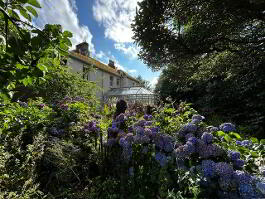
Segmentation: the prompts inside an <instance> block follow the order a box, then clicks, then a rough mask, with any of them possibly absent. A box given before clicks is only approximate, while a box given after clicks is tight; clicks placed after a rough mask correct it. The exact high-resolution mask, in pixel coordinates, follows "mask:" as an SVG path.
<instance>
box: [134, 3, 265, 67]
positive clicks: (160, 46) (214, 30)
mask: <svg viewBox="0 0 265 199" xmlns="http://www.w3.org/2000/svg"><path fill="white" fill-rule="evenodd" d="M138 4H139V10H138V11H137V13H136V17H135V19H134V22H133V24H132V29H133V32H134V37H133V38H134V39H135V42H136V43H137V44H138V45H139V46H140V47H141V50H140V52H139V56H140V58H141V59H142V60H144V62H145V63H146V64H147V65H149V66H150V67H151V68H152V69H154V70H158V69H160V68H162V67H163V66H165V65H167V64H169V63H176V62H178V61H179V60H191V59H198V58H199V57H201V56H202V55H205V54H206V53H207V54H211V53H218V52H224V51H230V52H234V53H238V54H240V55H241V56H244V55H247V54H249V53H251V54H253V56H254V55H255V56H260V55H264V47H265V12H264V11H265V2H264V1H262V0H256V1H252V0H241V1H230V0H223V1H219V0H212V1H208V0H161V1H152V0H143V1H142V2H140V3H138Z"/></svg>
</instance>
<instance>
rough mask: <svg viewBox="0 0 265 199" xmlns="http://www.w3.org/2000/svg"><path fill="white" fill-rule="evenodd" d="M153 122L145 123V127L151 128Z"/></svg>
mask: <svg viewBox="0 0 265 199" xmlns="http://www.w3.org/2000/svg"><path fill="white" fill-rule="evenodd" d="M152 124H153V122H152V121H146V122H145V126H152Z"/></svg>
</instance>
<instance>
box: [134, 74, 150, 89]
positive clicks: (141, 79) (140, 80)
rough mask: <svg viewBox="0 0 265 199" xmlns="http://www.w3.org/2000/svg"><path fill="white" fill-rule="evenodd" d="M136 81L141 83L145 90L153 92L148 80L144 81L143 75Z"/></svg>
mask: <svg viewBox="0 0 265 199" xmlns="http://www.w3.org/2000/svg"><path fill="white" fill-rule="evenodd" d="M136 79H137V80H138V81H139V82H140V84H141V86H143V87H144V88H146V89H148V90H151V85H150V82H149V81H147V80H144V79H143V78H142V76H141V75H138V76H137V77H136Z"/></svg>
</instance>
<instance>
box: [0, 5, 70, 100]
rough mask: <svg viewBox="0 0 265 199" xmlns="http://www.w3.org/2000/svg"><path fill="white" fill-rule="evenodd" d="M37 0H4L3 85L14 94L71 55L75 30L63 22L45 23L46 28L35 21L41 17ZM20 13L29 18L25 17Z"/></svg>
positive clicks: (0, 12)
mask: <svg viewBox="0 0 265 199" xmlns="http://www.w3.org/2000/svg"><path fill="white" fill-rule="evenodd" d="M35 8H40V4H39V3H38V1H37V0H12V1H11V0H6V1H3V0H0V24H1V29H0V37H1V38H2V40H5V41H4V42H1V43H0V89H1V94H6V95H7V96H9V97H11V98H12V97H13V95H14V93H16V92H18V91H22V92H26V90H25V87H27V86H28V85H32V84H34V83H37V82H38V81H43V80H45V79H43V77H45V74H46V73H47V72H48V71H49V70H50V69H51V68H52V67H55V66H58V65H59V64H55V63H56V62H58V61H59V62H60V59H61V55H67V50H68V49H69V47H70V46H71V42H70V39H69V38H70V37H72V33H70V32H68V31H64V32H63V31H62V27H61V26H60V25H49V24H47V25H45V27H44V29H43V30H40V29H38V28H36V27H34V26H33V25H32V24H31V16H34V17H37V15H38V14H37V12H36V10H35ZM18 13H19V14H20V15H22V16H23V17H24V18H25V19H26V20H27V21H25V20H21V19H20V17H19V15H18Z"/></svg>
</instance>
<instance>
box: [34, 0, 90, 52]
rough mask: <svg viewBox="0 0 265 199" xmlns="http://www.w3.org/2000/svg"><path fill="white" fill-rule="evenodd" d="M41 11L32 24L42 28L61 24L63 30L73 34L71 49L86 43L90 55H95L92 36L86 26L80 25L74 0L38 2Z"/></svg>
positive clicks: (43, 0)
mask: <svg viewBox="0 0 265 199" xmlns="http://www.w3.org/2000/svg"><path fill="white" fill-rule="evenodd" d="M39 2H40V4H41V7H42V8H41V9H39V10H38V14H39V17H38V18H37V19H35V20H34V23H35V24H36V25H37V26H39V27H41V28H43V27H44V25H45V24H47V23H49V24H61V25H62V27H63V30H69V31H70V32H72V33H73V37H72V39H71V41H72V44H73V46H72V49H73V48H75V45H77V44H78V43H81V42H83V41H86V42H87V43H88V44H89V49H90V52H91V53H92V54H95V48H94V44H93V43H92V38H93V35H92V34H91V32H90V31H89V29H88V27H87V26H84V25H81V24H80V23H79V19H78V16H77V7H76V1H75V0H52V1H48V0H40V1H39Z"/></svg>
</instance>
